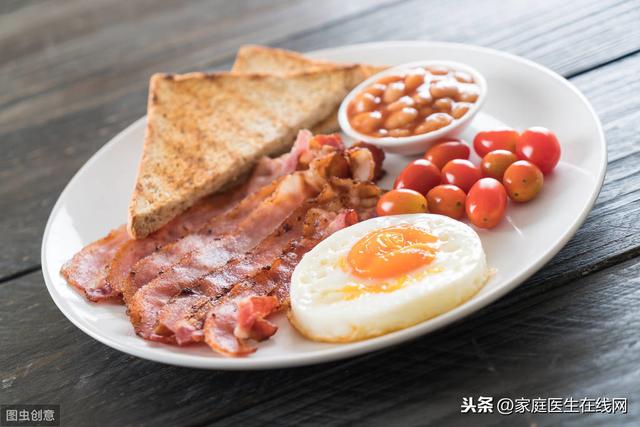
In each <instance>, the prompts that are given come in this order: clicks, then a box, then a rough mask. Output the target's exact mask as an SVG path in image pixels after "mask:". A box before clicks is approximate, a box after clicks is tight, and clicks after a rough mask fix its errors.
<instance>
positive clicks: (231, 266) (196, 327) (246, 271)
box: [155, 178, 379, 345]
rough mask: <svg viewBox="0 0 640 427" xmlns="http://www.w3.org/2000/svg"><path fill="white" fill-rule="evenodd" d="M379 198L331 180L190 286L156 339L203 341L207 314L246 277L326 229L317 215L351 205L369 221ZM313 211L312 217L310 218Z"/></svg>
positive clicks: (161, 319) (364, 187) (365, 187)
mask: <svg viewBox="0 0 640 427" xmlns="http://www.w3.org/2000/svg"><path fill="white" fill-rule="evenodd" d="M378 194H379V190H378V189H377V187H375V186H373V185H370V184H354V183H353V182H352V181H351V180H339V179H335V178H333V179H331V180H330V185H326V186H325V187H324V188H323V190H322V192H321V193H320V194H319V195H318V196H317V197H316V198H314V199H312V200H309V201H307V202H306V203H305V204H304V205H303V206H301V207H300V208H298V209H297V210H296V211H295V212H293V213H292V214H291V215H290V216H289V218H288V219H287V220H286V221H285V222H284V223H283V226H281V228H280V229H279V230H277V231H276V232H274V233H272V234H271V235H270V236H269V237H267V238H266V239H264V240H263V241H262V242H261V243H260V244H259V245H258V246H256V247H255V248H254V249H253V250H252V251H250V252H248V253H247V254H244V255H242V256H240V257H238V258H236V259H234V260H232V261H230V262H228V263H227V264H225V265H224V266H222V267H219V268H217V269H215V270H213V271H211V272H210V273H209V274H207V275H206V276H205V277H203V278H202V279H200V280H198V281H197V282H196V283H194V284H192V285H190V286H189V292H188V293H184V292H181V293H179V294H178V295H175V296H173V297H172V299H171V300H170V301H169V302H168V303H167V304H166V305H165V306H164V307H163V309H162V310H161V311H160V314H159V316H158V325H157V326H156V330H155V331H156V334H157V335H160V336H162V338H160V337H156V338H157V339H159V340H162V341H167V340H169V341H173V337H171V333H174V334H175V339H176V341H177V343H178V344H181V345H182V344H186V343H188V342H192V341H200V340H201V339H202V324H203V322H204V317H205V314H206V312H207V311H208V310H209V309H210V308H211V305H212V304H213V303H214V301H215V300H216V299H218V298H220V297H221V296H222V295H224V293H226V292H227V291H228V290H229V289H230V288H231V287H232V286H233V285H234V284H235V283H237V282H239V281H241V280H242V279H243V278H244V277H249V276H251V275H253V274H255V273H257V272H258V271H260V270H261V269H264V268H268V266H269V265H270V264H271V262H272V261H273V260H274V259H276V258H277V257H278V256H279V255H280V254H281V253H282V251H283V250H284V249H286V248H287V246H288V245H290V244H291V242H293V241H295V240H297V239H299V238H301V237H302V235H303V233H304V232H305V230H307V231H306V232H307V233H309V232H311V231H313V230H314V229H316V228H319V227H320V228H323V227H321V226H320V225H319V224H318V223H317V222H316V221H315V216H314V215H316V214H314V211H316V210H318V209H320V210H321V211H323V212H324V211H326V212H330V211H338V210H339V209H342V208H343V207H344V206H345V205H352V206H359V207H362V208H363V209H362V212H363V215H364V216H365V217H368V216H370V210H369V209H370V203H369V204H367V203H366V202H365V200H366V199H367V198H374V199H375V198H377V195H378ZM310 211H311V214H310V215H308V213H309V212H310ZM354 214H355V212H354ZM356 216H357V215H356ZM351 218H353V217H351ZM310 221H312V222H310ZM352 221H353V219H352ZM310 230H311V231H310ZM330 232H332V231H330ZM165 290H166V289H165ZM203 296H204V297H205V299H203ZM206 298H210V299H211V301H209V302H210V303H209V304H207V303H206V301H205V300H206ZM167 337H169V338H167Z"/></svg>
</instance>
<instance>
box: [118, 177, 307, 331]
mask: <svg viewBox="0 0 640 427" xmlns="http://www.w3.org/2000/svg"><path fill="white" fill-rule="evenodd" d="M317 191H318V190H316V189H315V188H313V187H311V186H310V185H308V184H307V181H306V180H305V179H304V174H303V173H302V174H292V175H288V176H286V177H285V178H284V179H283V180H282V181H281V182H280V183H279V185H278V189H277V190H276V191H275V192H274V194H273V195H272V196H271V197H270V198H269V199H267V200H265V201H264V202H263V203H261V204H260V205H259V206H257V207H256V208H255V209H254V210H253V211H252V212H251V213H250V215H248V216H247V217H246V218H245V219H244V220H243V221H242V222H241V223H239V224H238V226H237V228H236V230H235V231H234V232H233V233H228V234H226V235H224V236H223V237H220V238H218V239H217V240H215V241H212V242H210V244H207V245H206V246H205V247H202V248H200V249H199V250H196V251H193V252H190V253H188V254H187V255H185V256H184V257H183V258H182V259H181V261H180V262H179V263H178V264H176V265H174V266H172V267H171V268H170V269H169V270H167V271H166V272H164V273H163V274H162V275H160V276H158V277H157V278H156V279H154V280H153V281H151V282H150V283H149V284H147V285H146V286H144V287H142V288H140V290H138V292H136V294H135V295H134V296H133V298H132V302H131V304H129V315H130V318H131V321H132V323H133V325H134V327H135V329H136V332H137V333H138V335H140V336H142V337H144V338H149V339H152V338H154V335H155V334H154V328H155V325H156V323H157V318H158V313H159V311H160V310H161V308H162V307H163V306H164V304H166V303H167V301H168V300H169V298H170V297H171V296H173V295H176V294H177V293H178V292H180V290H181V289H184V288H188V287H189V286H190V285H191V284H193V283H194V282H195V281H197V280H198V279H200V278H201V277H203V276H205V275H206V274H207V273H209V272H210V271H212V270H214V269H215V268H216V267H219V266H221V265H223V264H224V263H226V262H227V261H229V260H230V259H232V258H234V257H237V256H239V255H241V254H243V253H244V252H246V251H248V250H251V249H252V248H253V247H255V246H256V245H257V244H258V243H260V241H262V240H263V239H264V238H265V237H266V236H268V235H269V234H271V232H272V231H273V230H275V229H276V228H277V227H278V226H279V225H280V224H281V223H282V222H283V221H284V220H285V219H286V218H287V217H288V216H289V214H290V213H291V212H292V211H293V210H295V209H296V208H297V207H298V206H299V205H300V204H302V203H303V202H304V201H305V200H306V199H307V198H308V197H311V196H313V195H314V193H317Z"/></svg>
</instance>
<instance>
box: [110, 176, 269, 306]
mask: <svg viewBox="0 0 640 427" xmlns="http://www.w3.org/2000/svg"><path fill="white" fill-rule="evenodd" d="M278 185H279V181H277V182H274V183H272V184H270V185H267V186H265V187H262V188H261V189H260V190H258V191H257V192H255V193H253V194H251V195H249V196H247V197H245V198H244V199H243V200H242V201H241V202H240V203H238V204H237V205H235V206H234V207H233V208H232V209H230V210H228V211H226V212H224V213H222V214H220V215H216V216H213V217H211V218H209V220H208V221H207V222H206V224H205V225H204V226H203V227H201V228H200V229H199V231H198V232H195V233H192V234H189V235H187V236H185V237H183V238H182V239H180V240H177V241H175V242H173V243H169V244H167V245H165V246H163V247H161V248H159V249H157V250H156V251H155V252H152V253H151V254H149V255H147V256H146V257H144V258H142V259H140V260H139V261H138V262H137V263H135V264H134V265H133V267H131V269H130V273H129V274H128V275H127V276H126V277H125V279H124V280H123V282H122V293H123V295H124V298H125V301H129V300H130V299H131V298H132V297H133V295H134V294H135V293H136V292H137V290H138V289H140V288H141V287H142V286H144V285H146V284H147V283H149V282H151V281H152V280H153V279H155V278H156V277H158V276H159V275H160V274H161V273H162V272H163V271H165V270H168V269H169V268H171V266H172V265H174V264H176V263H177V262H179V261H180V259H182V257H184V256H185V255H186V254H188V253H190V252H193V251H197V250H200V249H202V248H204V247H205V246H207V245H208V244H211V243H214V242H215V241H217V240H219V239H220V236H222V235H224V234H226V233H229V232H231V231H233V230H234V229H235V228H236V227H238V226H239V224H241V223H242V222H243V221H244V220H245V219H246V218H247V217H248V216H250V215H251V213H252V212H253V210H254V209H255V208H256V207H257V206H259V205H260V204H261V203H263V202H264V201H265V200H267V199H269V197H272V196H273V193H274V191H275V189H276V188H277V187H278Z"/></svg>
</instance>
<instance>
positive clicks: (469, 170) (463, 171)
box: [442, 159, 482, 193]
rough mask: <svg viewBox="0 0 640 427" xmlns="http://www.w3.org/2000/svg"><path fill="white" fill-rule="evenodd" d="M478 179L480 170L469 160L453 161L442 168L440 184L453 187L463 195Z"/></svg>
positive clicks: (480, 176) (480, 175)
mask: <svg viewBox="0 0 640 427" xmlns="http://www.w3.org/2000/svg"><path fill="white" fill-rule="evenodd" d="M480 178H482V174H481V173H480V169H478V167H477V166H476V165H474V164H473V163H471V162H470V161H469V160H464V159H453V160H451V161H450V162H449V163H447V164H446V165H444V167H443V168H442V183H443V184H451V185H455V186H456V187H459V188H460V189H461V190H462V191H464V192H465V193H466V192H467V191H469V189H470V188H471V186H472V185H473V184H474V183H475V182H476V181H477V180H479V179H480Z"/></svg>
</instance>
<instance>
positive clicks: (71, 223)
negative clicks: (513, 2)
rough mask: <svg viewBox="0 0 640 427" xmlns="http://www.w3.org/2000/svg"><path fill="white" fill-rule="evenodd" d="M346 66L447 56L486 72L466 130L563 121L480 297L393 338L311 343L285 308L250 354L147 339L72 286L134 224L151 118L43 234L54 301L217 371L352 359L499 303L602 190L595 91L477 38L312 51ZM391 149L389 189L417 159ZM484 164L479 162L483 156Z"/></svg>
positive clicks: (96, 164)
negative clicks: (549, 166)
mask: <svg viewBox="0 0 640 427" xmlns="http://www.w3.org/2000/svg"><path fill="white" fill-rule="evenodd" d="M309 56H311V57H313V58H318V59H323V60H332V61H338V62H354V61H357V62H362V63H371V64H389V65H395V64H402V63H409V62H415V61H423V60H430V59H437V60H443V61H454V62H460V63H464V64H468V65H469V66H471V67H473V68H474V69H476V70H478V71H479V72H481V73H482V75H484V77H485V78H486V83H487V88H488V91H487V94H486V99H485V100H484V106H483V109H482V110H481V111H480V112H478V113H477V115H476V116H475V117H474V118H473V121H472V122H471V124H470V125H469V126H468V128H466V130H465V131H464V132H463V133H462V135H461V137H462V138H463V139H466V140H467V141H470V140H472V139H473V136H474V135H475V133H477V132H478V131H481V130H485V129H495V128H497V127H499V126H502V125H508V126H511V127H513V128H515V129H524V128H527V127H529V126H531V125H532V124H536V125H540V126H545V127H547V128H550V129H553V130H554V132H555V133H556V135H557V136H558V138H559V140H560V141H561V144H562V158H561V161H560V163H559V165H558V167H557V168H556V169H555V171H554V172H553V174H551V175H549V176H547V177H545V188H544V191H543V192H542V193H541V194H540V196H539V197H538V198H537V199H535V200H534V201H532V202H530V203H528V204H527V205H526V206H523V205H518V204H514V203H512V204H511V205H510V206H509V210H508V213H507V216H506V221H502V223H501V224H500V225H499V226H498V227H496V228H494V229H491V230H480V229H477V230H476V231H477V232H478V234H479V236H480V239H481V241H482V246H483V248H484V251H485V253H486V257H487V263H488V264H489V266H490V267H492V268H493V271H494V274H493V275H492V277H491V279H490V280H489V281H488V283H487V284H486V285H485V286H484V287H483V288H482V289H481V290H480V291H479V292H478V293H477V294H476V295H475V296H473V297H472V298H471V299H470V300H468V301H467V302H466V303H464V304H462V305H460V306H459V307H457V308H455V309H453V310H451V311H448V312H446V313H445V314H441V315H440V316H438V317H435V318H433V319H431V320H428V321H425V322H422V323H419V324H417V325H415V326H412V327H409V328H407V329H403V330H400V331H396V332H393V333H390V334H387V335H383V336H379V337H376V338H371V339H368V340H364V341H358V342H352V343H347V344H330V343H321V342H314V341H310V340H307V339H305V338H304V337H303V336H302V335H300V334H299V333H298V332H297V331H296V330H295V329H294V328H293V327H292V326H290V324H289V323H288V321H287V318H286V316H284V315H282V314H279V315H277V316H276V318H275V320H274V322H275V323H276V324H277V325H278V327H279V332H278V333H277V334H276V335H274V336H273V337H272V338H271V339H270V340H268V341H265V342H264V343H262V344H261V346H260V351H259V352H257V353H255V354H253V355H251V356H249V357H246V358H225V357H222V356H219V355H216V354H214V353H212V352H211V350H210V349H209V348H207V347H205V346H187V347H175V346H170V345H166V344H160V343H154V342H151V341H145V340H143V339H141V338H139V337H138V336H136V334H135V333H134V331H133V328H132V327H131V324H130V323H129V321H128V318H127V315H126V313H125V310H124V308H123V307H122V306H121V305H116V304H109V303H103V304H94V303H90V302H88V301H86V300H85V299H84V298H83V297H82V296H81V295H80V294H79V293H77V292H76V291H75V290H74V289H72V288H71V287H70V286H68V285H67V284H66V283H65V280H64V278H63V277H62V276H61V275H60V274H59V271H60V269H61V266H62V265H63V264H64V263H65V262H66V261H67V260H68V259H70V258H71V257H72V256H73V255H74V254H75V253H76V252H78V251H79V250H80V249H81V248H82V247H83V246H85V245H86V244H88V243H90V242H92V241H94V240H95V239H98V238H100V237H101V236H104V235H105V234H106V233H107V232H108V231H109V230H111V229H113V228H115V227H117V226H119V225H120V224H122V223H123V222H125V220H126V218H125V212H126V211H127V205H128V203H129V195H130V194H131V188H132V186H133V183H134V181H135V174H136V170H137V165H138V161H139V158H140V153H141V150H142V143H143V139H144V131H145V118H142V119H140V120H138V121H136V122H135V123H133V124H132V125H130V126H129V127H128V128H127V129H125V130H124V131H122V132H121V133H120V134H118V135H117V136H116V137H114V138H113V139H112V140H111V141H109V142H108V143H107V144H106V145H105V146H104V147H103V148H101V149H100V150H99V151H98V152H97V153H96V154H95V155H94V156H93V157H92V158H91V159H90V160H89V161H88V162H87V163H86V164H85V165H84V166H83V167H82V168H81V169H80V171H79V172H78V173H77V174H76V175H75V176H74V177H73V178H72V179H71V181H70V182H69V184H68V185H67V187H66V188H65V189H64V191H63V192H62V194H61V195H60V197H59V199H58V201H57V203H56V204H55V206H54V208H53V210H52V212H51V215H50V217H49V220H48V223H47V227H46V229H45V233H44V237H43V242H42V268H43V274H44V278H45V282H46V285H47V288H48V290H49V293H50V294H51V296H52V298H53V300H54V302H55V303H56V305H57V306H58V307H59V308H60V310H61V311H62V312H63V314H64V315H65V316H66V317H67V318H68V319H69V320H70V321H71V322H73V323H74V324H75V325H76V326H78V327H79V328H80V329H81V330H83V331H84V332H85V333H87V334H89V335H90V336H91V337H93V338H95V339H96V340H98V341H100V342H102V343H104V344H106V345H108V346H110V347H113V348H115V349H117V350H120V351H123V352H126V353H129V354H132V355H135V356H138V357H142V358H145V359H149V360H153V361H157V362H162V363H168V364H173V365H180V366H188V367H194V368H206V369H265V368H280V367H292V366H300V365H307V364H313V363H321V362H326V361H330V360H337V359H342V358H346V357H352V356H356V355H359V354H363V353H366V352H370V351H374V350H377V349H382V348H385V347H388V346H391V345H394V344H398V343H401V342H403V341H407V340H410V339H413V338H416V337H418V336H421V335H424V334H426V333H428V332H431V331H434V330H436V329H439V328H441V327H443V326H445V325H448V324H450V323H452V322H454V321H456V320H459V319H462V318H464V317H465V316H468V315H469V314H471V313H473V312H475V311H477V310H479V309H480V308H482V307H484V306H486V305H488V304H490V303H491V302H493V301H495V300H496V299H498V298H499V297H501V296H502V295H504V294H506V293H507V292H508V291H510V290H512V289H514V288H515V287H516V286H518V285H519V284H521V283H522V282H523V281H524V280H526V279H527V278H528V277H529V276H531V275H532V274H533V273H535V272H536V271H537V270H538V269H540V268H541V267H542V266H543V265H544V264H545V263H546V262H548V261H549V260H550V259H551V258H552V257H553V256H554V255H555V254H556V253H557V252H558V251H559V250H560V249H561V248H562V247H563V246H564V245H565V244H566V243H567V241H568V240H569V239H570V238H571V237H572V236H573V234H574V233H575V232H576V230H577V229H578V227H580V225H581V224H582V223H583V221H584V220H585V218H586V216H587V214H588V213H589V211H590V209H591V207H592V206H593V204H594V202H595V199H596V197H597V195H598V193H599V191H600V188H601V186H602V182H603V179H604V174H605V170H606V145H605V139H604V135H603V131H602V126H601V124H600V121H599V119H598V117H597V115H596V114H595V112H594V111H593V108H592V107H591V105H590V104H589V102H588V101H587V100H586V98H585V97H584V96H583V95H582V94H581V93H580V92H579V91H578V90H577V89H576V88H575V87H574V86H573V85H572V84H571V83H569V82H568V81H566V80H565V79H564V78H562V77H560V76H558V75H557V74H555V73H553V72H552V71H550V70H548V69H546V68H544V67H542V66H540V65H538V64H536V63H533V62H531V61H528V60H526V59H523V58H519V57H516V56H514V55H510V54H506V53H502V52H498V51H495V50H490V49H486V48H480V47H475V46H469V45H459V44H451V43H433V42H389V43H371V44H361V45H352V46H345V47H339V48H333V49H326V50H321V51H316V52H311V53H309ZM411 159H412V158H411V157H404V156H400V155H395V154H388V156H387V159H386V160H385V163H384V168H385V170H386V171H387V174H386V176H385V177H384V178H383V179H382V181H381V182H380V186H381V187H382V188H391V187H392V185H393V180H394V178H395V177H396V176H397V175H398V173H399V172H400V171H401V170H402V169H403V168H404V166H405V165H406V164H407V163H408V162H409V161H410V160H411ZM474 160H477V158H475V159H474Z"/></svg>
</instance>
